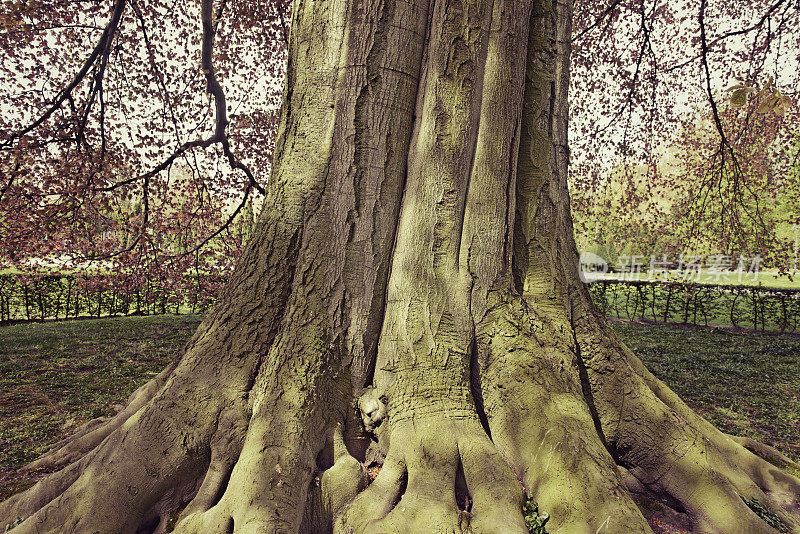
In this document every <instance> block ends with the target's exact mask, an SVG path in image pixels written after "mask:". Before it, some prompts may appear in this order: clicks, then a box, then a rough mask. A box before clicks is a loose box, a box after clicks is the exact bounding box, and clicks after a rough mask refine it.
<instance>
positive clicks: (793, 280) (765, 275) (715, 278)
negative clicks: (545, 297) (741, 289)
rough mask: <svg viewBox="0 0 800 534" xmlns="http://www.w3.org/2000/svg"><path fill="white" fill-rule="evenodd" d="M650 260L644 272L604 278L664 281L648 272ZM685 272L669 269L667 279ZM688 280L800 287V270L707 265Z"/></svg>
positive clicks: (707, 282) (678, 279)
mask: <svg viewBox="0 0 800 534" xmlns="http://www.w3.org/2000/svg"><path fill="white" fill-rule="evenodd" d="M649 261H650V260H649V259H647V261H646V262H644V265H643V267H642V272H638V273H637V272H634V273H607V274H605V275H604V276H603V277H602V278H607V279H609V280H655V281H659V282H661V281H664V274H663V273H655V274H652V275H651V274H650V273H648V272H646V268H647V267H648V265H649V263H648V262H649ZM685 276H686V274H685V273H682V272H680V271H669V272H668V273H667V280H669V281H685V279H684V277H685ZM688 282H692V283H696V284H705V285H722V286H728V285H740V286H753V287H768V288H775V289H800V272H799V273H796V274H794V275H791V276H790V275H788V274H780V273H779V272H778V270H777V269H763V270H760V271H759V272H758V273H747V272H742V273H741V274H739V273H737V272H720V273H714V272H713V271H709V270H708V269H706V268H705V267H704V268H703V270H702V271H701V272H700V273H699V276H696V277H692V278H690V279H689V280H688Z"/></svg>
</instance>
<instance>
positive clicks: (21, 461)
mask: <svg viewBox="0 0 800 534" xmlns="http://www.w3.org/2000/svg"><path fill="white" fill-rule="evenodd" d="M199 321H200V318H199V317H197V316H180V317H175V316H154V317H127V318H113V319H93V320H80V321H67V322H51V323H33V324H18V325H13V326H6V327H2V328H0V488H2V487H6V489H7V490H8V491H9V492H10V491H12V490H13V488H11V487H8V486H15V485H17V483H19V480H15V477H14V474H13V473H14V470H16V469H17V468H19V467H21V466H23V465H25V464H27V463H28V462H30V461H31V460H34V459H35V458H36V457H37V456H39V455H41V454H42V453H43V452H45V450H46V448H47V446H49V445H51V444H53V443H54V442H56V441H58V440H60V439H63V438H64V437H66V436H67V435H69V433H70V431H71V430H73V429H75V427H77V426H79V425H80V424H82V423H84V422H86V421H88V420H90V419H93V418H95V417H100V416H104V415H112V414H113V413H114V412H115V409H118V408H119V407H120V405H121V403H124V402H125V400H126V399H127V397H128V396H129V395H130V394H131V392H133V390H134V389H136V388H137V387H139V386H140V385H142V384H143V383H144V382H146V381H147V380H148V379H149V378H151V377H152V376H154V375H156V374H157V373H158V372H159V371H161V369H163V368H164V367H165V366H166V365H167V363H168V362H169V361H170V359H171V358H173V357H174V356H175V354H176V353H177V351H178V349H179V348H180V347H181V346H182V345H183V344H184V343H185V342H186V340H187V339H188V337H189V336H190V335H191V333H192V332H193V331H194V329H195V328H196V327H197V324H198V323H199ZM7 494H8V493H7V492H6V490H4V489H0V500H2V498H3V496H4V495H7Z"/></svg>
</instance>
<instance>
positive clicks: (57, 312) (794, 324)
mask: <svg viewBox="0 0 800 534" xmlns="http://www.w3.org/2000/svg"><path fill="white" fill-rule="evenodd" d="M224 283H225V277H224V276H221V275H195V274H191V275H189V274H187V275H184V276H182V277H180V278H179V279H177V280H167V279H165V280H153V279H143V278H142V277H134V276H132V275H131V276H129V275H116V274H103V275H100V274H84V275H20V274H4V275H0V323H8V322H13V321H20V320H22V321H44V320H47V319H66V318H74V317H103V316H109V315H155V314H165V313H175V314H178V313H181V312H182V311H184V312H189V313H204V312H205V311H206V310H208V308H209V307H210V306H211V305H212V304H213V303H214V301H215V300H216V297H217V294H218V292H219V291H220V289H221V288H222V285H223V284H224ZM589 292H590V293H591V295H592V298H594V301H595V303H596V304H597V305H598V306H599V307H600V308H601V309H602V310H603V311H604V312H605V314H606V315H607V316H611V317H617V318H621V319H628V320H644V321H654V322H661V323H668V322H673V323H686V324H694V325H710V324H711V325H731V326H735V327H743V328H752V329H754V330H774V331H780V332H794V331H796V330H797V329H798V324H799V323H800V290H798V289H776V288H767V287H754V286H744V285H707V284H689V283H681V282H656V281H645V280H598V281H596V282H593V283H591V284H589Z"/></svg>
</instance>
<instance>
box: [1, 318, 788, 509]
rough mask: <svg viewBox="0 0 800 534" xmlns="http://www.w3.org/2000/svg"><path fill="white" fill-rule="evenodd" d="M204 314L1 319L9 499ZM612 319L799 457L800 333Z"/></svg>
mask: <svg viewBox="0 0 800 534" xmlns="http://www.w3.org/2000/svg"><path fill="white" fill-rule="evenodd" d="M199 322H200V317H197V316H178V317H176V316H155V317H128V318H114V319H94V320H81V321H68V322H59V323H46V324H19V325H14V326H7V327H2V328H0V500H2V499H4V498H5V497H7V496H9V495H11V494H12V493H14V492H15V491H19V490H20V489H23V488H24V487H26V486H28V485H29V484H30V481H29V480H28V479H27V478H25V477H20V476H17V475H15V473H14V472H15V470H16V469H17V468H19V467H21V466H23V465H25V464H26V463H28V462H29V461H31V460H33V459H34V458H36V457H37V456H38V455H40V454H41V453H42V452H44V451H45V450H46V448H47V446H48V445H50V444H52V443H54V442H56V441H58V440H60V439H63V438H64V437H66V436H67V435H68V434H69V432H70V430H71V429H74V428H75V427H76V426H78V425H80V424H81V423H83V422H85V421H87V420H88V419H91V418H93V417H98V416H102V415H111V414H113V413H114V411H115V409H117V408H119V405H120V403H122V402H124V401H125V399H126V398H127V397H128V395H130V393H131V392H132V391H133V390H134V389H136V388H137V387H138V386H139V385H141V384H142V383H144V382H146V381H147V380H148V379H149V378H150V377H152V376H154V375H155V374H156V373H158V371H160V370H161V369H162V368H163V367H164V366H165V365H166V364H167V362H168V361H169V360H170V358H172V357H173V356H174V355H175V354H176V352H177V351H178V350H179V349H180V348H181V346H182V345H183V344H184V343H185V342H186V340H187V338H188V337H189V336H190V335H191V333H192V332H193V330H194V329H195V328H196V326H197V324H198V323H199ZM613 326H614V329H615V330H616V331H617V332H618V333H619V334H620V336H621V337H622V339H623V340H625V341H626V342H627V343H628V344H629V345H630V347H631V348H632V349H634V351H636V352H637V354H639V356H640V357H641V358H642V360H643V361H644V362H645V364H646V365H647V366H648V367H649V368H650V369H651V370H652V371H653V373H654V374H655V375H656V376H658V377H659V378H661V379H662V380H664V381H665V382H666V383H667V384H668V385H669V386H671V387H672V388H673V389H675V390H676V391H677V392H678V394H680V395H681V396H682V397H683V398H684V399H685V400H686V401H687V402H688V403H689V405H690V406H692V407H693V408H695V409H697V410H699V411H700V412H701V413H702V414H703V415H704V416H706V417H707V418H708V419H710V420H711V421H712V422H713V423H714V424H716V425H717V426H719V427H720V428H722V429H723V430H725V431H726V432H729V433H734V434H739V435H745V436H750V437H754V438H756V439H759V440H761V441H764V442H766V443H768V444H770V445H773V446H774V447H777V448H778V449H780V450H781V451H783V452H784V453H786V454H788V455H789V456H790V457H792V458H794V459H800V335H783V336H779V335H772V334H751V333H740V332H731V331H725V330H711V329H705V328H686V327H679V326H671V325H654V326H650V325H640V324H632V323H619V322H617V323H613Z"/></svg>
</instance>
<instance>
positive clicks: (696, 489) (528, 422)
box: [0, 0, 800, 534]
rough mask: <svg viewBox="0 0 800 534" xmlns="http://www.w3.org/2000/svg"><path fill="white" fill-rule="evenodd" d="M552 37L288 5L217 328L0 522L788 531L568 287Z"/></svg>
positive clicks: (482, 14)
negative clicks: (277, 95) (271, 115)
mask: <svg viewBox="0 0 800 534" xmlns="http://www.w3.org/2000/svg"><path fill="white" fill-rule="evenodd" d="M571 12H572V6H571V2H570V0H532V1H520V0H493V1H489V0H380V1H375V2H366V1H364V2H361V1H353V0H350V1H347V0H330V1H322V0H297V1H296V2H295V6H294V10H293V15H292V16H293V21H292V33H291V38H290V57H289V64H288V70H287V81H286V90H285V93H284V105H283V111H282V118H281V123H280V131H279V136H278V139H279V140H278V144H277V147H276V151H275V162H274V172H273V176H272V177H271V180H270V184H269V188H268V192H267V197H266V201H265V207H264V209H263V211H262V214H261V216H260V218H259V220H258V223H257V226H256V228H255V230H254V234H253V237H252V239H251V241H250V243H249V244H248V246H247V248H246V251H245V253H244V254H243V256H242V258H241V259H240V261H239V263H238V264H237V268H236V270H235V272H234V274H233V276H232V277H231V280H230V281H229V283H228V284H227V286H226V288H225V290H224V292H223V294H222V296H221V297H220V300H219V302H218V304H217V305H216V307H215V308H214V310H213V311H212V312H210V313H209V314H208V316H207V317H206V318H205V320H204V321H203V323H202V324H201V326H200V327H199V329H198V330H197V332H196V333H195V335H194V336H193V337H192V339H191V340H190V342H189V343H188V345H187V347H186V349H185V351H184V352H183V353H182V354H180V355H179V356H178V357H177V358H176V360H175V362H174V364H173V365H171V366H170V367H169V368H168V369H166V370H165V371H164V372H163V373H162V374H161V375H159V376H158V377H157V378H156V379H154V381H153V382H151V383H150V384H148V385H146V386H144V387H143V388H141V389H140V390H138V391H137V392H136V393H134V395H133V396H132V397H131V399H130V401H129V405H128V407H127V408H126V409H125V410H123V411H122V412H120V413H119V414H118V415H117V416H115V417H114V418H112V419H110V420H108V421H105V422H100V423H94V424H92V425H90V426H88V427H87V428H85V429H83V430H81V431H79V433H78V434H77V435H76V436H75V437H73V438H72V439H70V440H67V441H66V442H63V443H61V444H59V445H58V446H57V447H56V448H55V449H54V450H53V451H52V452H51V453H49V454H48V455H46V456H45V457H43V458H41V459H40V460H37V462H35V463H34V465H33V466H32V467H43V466H63V468H62V469H61V470H59V471H57V472H55V473H53V474H52V475H49V476H47V477H46V478H44V479H43V480H42V481H40V482H39V483H38V484H37V485H35V486H34V487H32V488H31V489H29V490H27V491H25V492H23V493H21V494H18V495H16V496H14V497H12V498H10V499H9V500H7V501H6V502H4V503H2V504H0V518H2V519H3V520H4V521H5V522H6V523H7V524H10V523H12V522H14V521H15V520H17V518H21V519H23V521H22V522H21V524H19V526H16V527H15V528H14V530H13V531H14V532H15V533H16V532H20V533H26V532H80V533H84V532H126V533H127V532H131V533H133V532H159V533H160V532H166V531H169V530H171V529H174V531H175V532H182V533H216V532H219V533H230V532H314V533H316V532H329V531H333V532H337V533H338V532H365V533H373V532H468V531H469V532H509V533H512V532H514V533H524V532H527V528H526V526H525V523H524V517H523V514H522V506H523V503H524V502H525V500H526V498H527V497H526V493H527V494H528V495H529V496H530V497H532V498H534V499H535V500H536V501H537V502H538V503H539V507H540V509H541V510H543V511H545V512H548V513H549V514H550V516H551V519H550V522H549V523H548V529H549V531H550V532H563V533H573V532H591V533H597V532H614V533H616V532H651V528H650V526H649V524H648V523H647V521H646V519H645V517H644V516H643V514H642V512H641V511H640V506H641V505H642V503H643V502H647V501H648V500H650V501H657V502H660V503H663V504H664V505H666V506H668V507H670V508H672V509H673V510H675V511H676V513H678V514H681V515H683V516H685V518H686V520H687V521H688V522H690V523H691V525H692V529H693V531H694V532H708V533H731V534H733V533H736V532H764V533H768V532H775V530H774V529H773V528H772V527H770V526H769V525H768V524H767V523H766V522H765V521H764V520H762V519H761V518H760V517H759V516H758V515H756V514H755V513H754V512H753V511H751V509H750V508H749V507H748V506H747V504H746V503H745V501H744V500H743V499H744V498H747V499H752V498H757V499H758V500H759V501H760V502H761V503H763V504H765V505H766V506H767V507H769V508H770V509H772V510H773V511H774V512H775V513H778V514H779V516H780V518H781V520H782V521H783V522H784V524H785V525H786V526H787V527H789V528H790V529H792V532H800V503H799V502H798V499H799V498H800V480H798V479H797V478H795V477H793V476H791V475H789V474H788V473H787V472H786V471H785V470H784V469H785V468H789V469H797V467H798V466H797V465H796V464H794V463H793V462H792V461H791V460H790V459H788V458H785V457H783V456H781V455H780V454H779V453H777V451H774V450H772V449H770V448H768V447H766V446H764V445H760V444H757V443H754V442H750V441H744V440H742V439H741V438H732V437H730V436H726V435H724V434H722V433H720V432H719V431H718V430H716V429H715V428H713V427H712V426H711V425H710V424H709V423H707V422H706V421H704V420H703V419H702V418H700V417H699V416H697V415H696V414H694V412H692V411H691V410H690V409H689V408H688V407H687V406H686V405H685V404H683V403H682V402H681V401H680V399H678V398H677V397H676V396H675V394H674V393H672V392H671V391H670V390H669V389H668V388H666V386H664V385H663V384H662V383H661V382H659V381H658V380H657V379H656V378H655V377H653V376H652V375H651V374H650V373H649V372H648V371H647V370H646V369H645V368H644V367H643V366H642V364H641V362H640V361H639V360H638V359H637V358H636V357H635V356H634V355H633V354H632V353H631V352H630V351H629V350H628V349H627V348H626V347H625V346H624V345H623V344H621V343H620V342H619V340H618V339H617V338H616V336H615V335H614V333H613V332H612V331H611V330H610V328H609V327H608V325H607V324H606V322H605V319H604V317H603V316H602V314H601V313H600V312H599V311H598V310H597V308H596V307H595V306H594V305H593V303H592V301H591V299H590V297H589V294H588V292H587V290H586V288H585V287H584V285H583V284H582V283H581V281H580V279H579V276H578V270H577V269H578V256H577V252H576V248H575V243H574V240H573V232H572V222H571V215H570V210H569V195H568V191H567V164H568V159H569V149H568V143H567V117H568V109H567V88H568V82H569V68H568V65H569V46H570V45H569V42H570V17H571ZM765 457H766V458H767V460H769V461H767V460H765V459H763V458H765ZM367 458H369V459H370V461H375V462H377V463H380V464H382V467H381V470H380V473H379V474H378V476H377V478H376V479H375V481H374V482H372V483H371V484H369V480H368V478H367V477H366V473H365V462H366V460H367ZM770 462H771V463H770ZM795 472H797V471H795Z"/></svg>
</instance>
